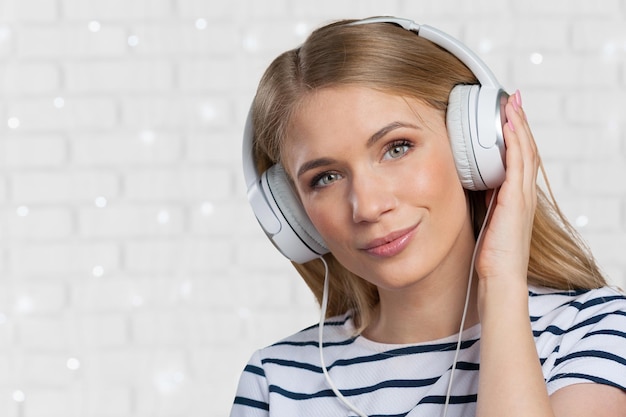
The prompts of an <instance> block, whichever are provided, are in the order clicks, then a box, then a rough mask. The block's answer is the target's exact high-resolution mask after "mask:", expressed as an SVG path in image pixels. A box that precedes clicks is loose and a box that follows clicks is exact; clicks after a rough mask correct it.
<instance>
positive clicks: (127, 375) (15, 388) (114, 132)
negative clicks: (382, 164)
mask: <svg viewBox="0 0 626 417" xmlns="http://www.w3.org/2000/svg"><path fill="white" fill-rule="evenodd" d="M375 14H396V15H401V16H406V17H411V18H413V19H415V20H416V21H418V22H423V23H428V24H430V25H433V26H437V27H439V28H441V29H443V30H444V31H447V32H449V33H450V34H453V35H456V36H458V37H460V38H462V39H463V40H464V41H465V42H466V43H467V44H468V45H470V46H471V47H472V48H473V49H475V50H476V51H477V52H479V53H480V54H481V55H482V56H483V57H484V59H485V60H486V61H487V62H488V63H489V65H490V66H491V67H492V69H493V70H494V72H495V73H496V74H497V75H498V77H499V79H500V81H501V82H502V83H503V84H504V85H505V86H506V87H507V88H509V89H515V88H520V89H521V90H522V92H523V96H524V101H525V107H526V109H527V112H528V114H529V117H530V119H531V121H532V123H533V126H534V132H535V136H536V138H537V141H538V143H539V147H540V149H541V151H542V153H543V157H544V162H545V165H546V168H547V170H548V172H549V175H550V179H551V183H552V185H553V188H554V191H555V193H556V195H557V197H558V198H559V200H560V202H561V204H562V208H563V210H564V212H565V213H566V214H567V215H568V216H569V217H570V218H571V219H572V221H573V222H574V223H575V224H576V225H577V226H578V227H579V228H580V230H581V232H582V233H583V235H584V236H585V238H586V239H587V240H588V242H589V244H590V246H591V247H592V249H593V250H594V252H595V254H596V255H597V257H598V260H599V261H600V263H601V264H602V266H603V268H604V269H605V271H606V272H607V273H608V274H609V275H610V276H611V279H612V280H613V281H614V282H615V283H619V284H621V285H624V286H626V260H625V259H626V258H625V257H624V252H625V250H626V186H625V185H624V184H625V181H624V179H626V116H625V115H626V106H625V104H624V99H623V97H624V96H625V94H626V0H603V1H601V2H599V1H597V0H549V1H545V0H527V1H522V2H513V1H510V0H507V1H502V0H480V1H473V2H468V1H463V0H432V1H419V2H418V1H408V0H391V1H390V0H371V1H357V0H339V1H337V0H332V1H331V0H328V1H327V0H320V1H310V0H293V1H292V0H267V1H263V2H259V1H254V0H236V1H224V0H0V410H2V411H0V415H1V416H3V417H5V416H6V417H40V416H41V417H43V416H45V417H61V416H62V417H148V416H149V417H153V416H158V417H178V416H185V417H196V416H198V417H199V416H203V417H206V416H214V417H224V416H226V415H227V414H228V410H229V408H230V403H231V401H232V396H233V394H234V389H235V385H236V382H237V378H238V376H239V373H240V371H241V370H242V368H243V366H244V364H245V361H246V360H247V359H248V357H249V356H250V354H251V353H252V351H253V349H256V348H258V347H261V346H263V345H265V344H268V343H271V342H272V341H275V340H276V339H278V338H280V337H282V336H285V335H286V334H289V333H291V332H293V331H295V330H297V329H299V328H302V327H304V326H307V325H309V324H311V323H312V322H314V321H315V320H316V319H317V318H316V315H317V311H316V307H315V303H314V301H313V299H312V296H311V295H310V293H309V291H308V289H307V288H306V286H305V285H304V284H303V283H302V282H301V280H300V279H299V278H298V277H297V276H296V274H295V272H294V271H293V270H292V268H291V266H290V264H289V263H288V262H287V261H286V260H284V259H283V258H282V256H281V255H280V254H278V252H277V251H276V250H275V249H274V248H273V247H272V245H271V244H270V243H269V242H268V241H267V239H266V238H265V236H264V235H263V233H262V232H261V230H260V229H259V228H258V226H257V225H256V221H255V220H254V217H253V215H252V213H251V211H250V210H249V208H248V207H247V203H246V202H245V191H244V189H243V187H244V186H243V180H242V174H241V170H240V150H241V147H240V141H241V139H240V138H241V130H242V125H243V120H244V118H245V115H246V113H247V110H248V106H249V102H250V99H251V97H252V95H253V92H254V89H255V86H256V83H257V82H258V79H259V77H260V75H261V73H262V71H263V70H264V69H265V67H266V66H267V64H268V63H269V61H270V60H271V59H272V58H273V57H274V56H275V55H276V54H278V53H279V52H282V51H283V50H285V49H286V48H290V47H292V46H295V45H296V44H298V43H299V42H300V41H301V40H302V38H303V36H304V34H306V33H307V32H308V31H310V30H311V29H313V28H314V27H315V26H317V25H318V24H321V23H323V22H327V21H329V20H332V19H335V18H341V17H365V16H369V15H375ZM533 59H534V62H533ZM537 60H539V61H540V63H537V62H539V61H537Z"/></svg>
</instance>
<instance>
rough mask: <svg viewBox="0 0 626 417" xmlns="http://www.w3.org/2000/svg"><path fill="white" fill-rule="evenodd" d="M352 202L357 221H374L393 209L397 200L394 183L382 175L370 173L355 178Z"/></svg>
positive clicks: (351, 195)
mask: <svg viewBox="0 0 626 417" xmlns="http://www.w3.org/2000/svg"><path fill="white" fill-rule="evenodd" d="M350 203H351V206H352V220H353V221H354V222H355V223H361V222H369V223H373V222H376V221H378V220H379V219H380V217H381V216H382V215H383V214H384V213H386V212H388V211H391V210H393V209H394V208H395V207H396V205H397V200H396V197H395V194H394V192H393V185H392V184H389V183H388V181H385V179H384V178H382V177H381V176H377V175H368V176H360V177H358V178H356V177H355V178H353V180H352V187H351V190H350Z"/></svg>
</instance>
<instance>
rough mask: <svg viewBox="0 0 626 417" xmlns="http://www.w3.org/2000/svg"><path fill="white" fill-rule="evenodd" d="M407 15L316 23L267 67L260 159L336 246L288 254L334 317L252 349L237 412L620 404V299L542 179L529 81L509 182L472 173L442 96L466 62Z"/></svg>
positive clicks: (543, 409)
mask: <svg viewBox="0 0 626 417" xmlns="http://www.w3.org/2000/svg"><path fill="white" fill-rule="evenodd" d="M359 23H363V22H359ZM405 29H406V28H402V27H399V26H398V25H397V24H392V23H386V22H380V23H378V22H373V23H367V24H354V23H353V22H349V21H342V22H337V23H334V24H331V25H328V26H326V27H323V28H321V29H318V30H316V31H315V32H313V33H312V34H311V36H310V37H309V38H308V39H307V40H306V42H305V43H304V44H303V45H302V46H301V47H300V48H297V49H294V50H291V51H287V52H285V53H283V54H282V55H280V56H279V57H278V58H276V60H275V61H274V62H273V63H272V64H271V65H270V67H269V68H268V70H267V71H266V73H265V75H264V77H263V78H262V80H261V82H260V85H259V89H258V92H257V95H256V97H255V100H254V103H253V106H252V110H251V120H252V125H253V130H252V132H251V133H250V135H251V136H253V137H254V143H253V152H254V161H255V163H256V168H257V169H258V171H259V172H264V171H266V170H268V168H269V172H273V171H276V170H277V169H278V168H279V169H280V170H281V171H284V174H281V175H284V176H285V178H286V180H285V182H286V183H288V185H289V186H290V187H291V188H292V189H293V191H292V192H293V194H294V196H295V198H294V200H295V202H294V203H290V204H291V205H301V207H302V208H303V209H304V212H305V213H306V217H307V221H310V223H311V224H312V227H314V229H315V230H314V233H319V236H320V238H321V240H322V242H321V243H320V245H321V246H322V247H323V249H324V251H322V252H320V253H324V252H325V251H326V250H327V251H328V253H327V254H324V255H323V258H321V259H314V260H310V261H308V262H305V263H303V264H298V263H294V265H295V267H296V269H297V270H298V272H299V273H300V274H301V275H302V277H303V278H304V280H305V281H306V283H307V284H308V286H309V287H310V288H311V290H312V291H313V293H314V294H315V296H316V297H317V299H318V300H319V301H320V303H321V304H322V312H323V315H324V316H325V317H326V322H325V323H321V324H323V326H318V327H315V326H314V327H311V328H309V329H305V330H303V331H302V332H299V333H297V334H295V335H293V336H290V337H288V338H286V339H284V340H282V341H280V342H278V343H276V344H274V345H272V346H269V347H267V348H265V349H262V350H259V351H257V352H256V353H255V354H254V355H253V357H252V358H251V360H250V362H249V364H248V365H247V366H246V369H245V370H244V372H243V374H242V377H241V381H240V385H239V390H238V393H237V397H236V399H235V404H234V406H233V409H232V414H231V416H232V417H239V416H268V415H275V416H326V415H329V416H330V415H333V416H335V415H355V414H356V415H361V416H365V415H367V416H374V415H375V416H438V415H444V416H470V415H477V416H480V417H487V416H499V417H502V416H534V417H538V416H567V417H572V416H588V415H591V414H592V413H594V414H595V415H602V416H614V417H617V416H622V417H623V416H624V415H626V360H625V359H624V358H626V298H625V297H624V296H623V295H622V294H621V293H619V292H618V291H616V290H614V289H611V288H608V287H607V286H606V282H605V280H604V278H603V277H602V275H601V273H600V271H599V269H598V267H597V266H596V264H595V261H594V259H593V257H592V256H591V255H590V254H589V253H588V251H587V250H586V248H585V246H584V245H583V244H582V243H581V241H580V240H579V239H578V237H577V235H576V233H575V231H574V230H573V229H572V227H571V226H570V225H569V224H568V223H567V221H566V220H565V218H564V217H563V216H562V215H561V213H560V211H559V210H558V208H557V207H556V204H554V203H553V202H552V200H551V199H548V198H546V196H545V194H544V193H543V192H542V191H541V190H540V189H539V188H538V187H537V185H536V182H537V181H536V179H537V171H538V167H539V166H540V158H539V156H538V154H537V149H536V146H535V142H534V139H533V136H532V133H531V131H530V128H529V125H528V123H527V120H526V115H525V113H524V110H523V108H522V100H521V94H520V93H519V92H516V93H515V94H512V95H511V96H510V97H508V99H506V100H505V101H504V102H503V103H502V106H503V109H502V112H503V114H504V115H506V123H504V125H503V127H502V134H503V136H504V142H505V144H506V153H505V165H506V172H504V173H503V176H504V178H503V181H501V182H502V184H501V186H499V187H487V188H492V189H490V190H486V191H483V190H480V188H481V187H472V186H468V185H467V183H466V182H467V178H464V174H463V173H462V172H461V171H462V170H463V169H465V168H460V167H459V165H460V162H459V158H458V155H457V154H458V150H457V149H453V148H455V147H456V146H457V145H452V144H451V143H454V140H453V139H452V136H454V135H456V133H454V134H453V133H451V126H450V125H451V124H452V123H453V122H452V121H451V119H450V113H451V110H450V109H449V107H450V106H451V103H452V100H453V99H452V96H451V91H452V92H454V91H455V86H458V85H473V84H476V83H477V82H478V80H477V78H476V75H475V74H476V72H474V73H473V72H472V71H470V69H469V68H468V67H467V66H466V65H464V63H462V62H461V61H459V59H458V58H457V57H456V56H455V55H453V54H452V53H450V52H449V51H448V50H445V49H444V48H441V47H439V46H437V45H435V44H434V43H433V42H431V41H429V40H428V39H425V38H424V37H423V36H416V34H415V33H414V32H412V31H409V30H405ZM470 66H471V65H470ZM480 81H481V83H482V80H480ZM453 94H454V93H453ZM454 100H456V99H454ZM446 115H447V116H448V118H447V119H446ZM277 167H278V168H277ZM272 175H274V174H272ZM474 188H476V189H478V190H474ZM482 188H485V187H482ZM494 188H495V189H494ZM289 192H291V191H289ZM251 194H256V191H255V192H251ZM255 198H256V197H254V196H252V197H251V199H252V200H253V205H255V204H256V203H254V200H255ZM294 210H295V208H294ZM278 211H279V210H276V212H278ZM280 211H283V210H282V209H280ZM287 211H289V210H287ZM257 217H259V220H260V222H261V223H262V224H263V226H264V228H266V231H267V230H268V226H267V224H268V222H269V223H271V222H270V221H269V220H267V216H266V215H265V214H261V215H259V213H257ZM270 217H271V216H270ZM485 219H486V221H485ZM278 246H279V247H280V246H281V245H278ZM292 259H293V258H292ZM326 275H327V276H328V279H327V280H325V276H326ZM324 284H326V285H327V286H328V287H329V288H328V289H326V290H325V289H324ZM326 297H328V298H327V299H326ZM323 332H324V333H323ZM318 338H319V340H318ZM318 344H319V346H318ZM318 348H319V349H318Z"/></svg>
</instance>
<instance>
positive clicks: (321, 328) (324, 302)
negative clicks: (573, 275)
mask: <svg viewBox="0 0 626 417" xmlns="http://www.w3.org/2000/svg"><path fill="white" fill-rule="evenodd" d="M496 194H497V190H494V191H493V194H492V195H491V200H490V201H489V206H488V208H487V213H486V214H485V219H484V220H483V224H482V225H481V227H480V232H479V233H478V238H477V239H476V245H475V246H474V251H473V253H472V262H471V265H470V272H469V278H468V282H467V292H466V294H465V305H464V307H463V316H462V317H461V326H460V328H459V336H458V339H457V343H456V352H455V353H454V361H453V362H452V370H451V372H450V381H449V382H448V390H447V392H446V401H445V403H444V408H443V417H447V415H448V405H449V404H450V396H451V392H452V382H453V381H454V371H455V370H456V363H457V361H458V359H459V352H460V350H461V341H462V334H463V328H464V327H465V318H466V317H467V310H468V306H469V299H470V293H471V287H472V276H473V275H474V263H475V262H476V254H477V251H478V246H479V245H480V241H481V240H482V237H483V231H484V230H485V226H486V225H487V220H488V219H489V215H490V213H491V209H492V207H493V202H494V201H495V197H496ZM320 259H321V261H322V263H323V264H324V293H323V295H322V306H321V312H320V322H319V327H318V330H319V331H318V347H319V352H320V365H321V367H322V372H323V373H324V378H326V383H327V384H328V386H329V387H330V389H332V391H333V392H334V393H335V395H336V396H337V398H338V399H339V400H340V401H341V402H342V403H343V404H344V405H345V406H346V407H348V408H349V409H350V410H352V411H354V412H355V413H356V414H357V415H358V416H359V417H368V416H367V414H365V413H364V412H363V411H361V410H360V409H358V408H357V407H356V406H355V405H354V404H352V403H351V402H350V401H349V400H348V399H347V398H346V397H344V395H343V394H342V393H341V392H340V391H339V390H338V389H337V387H336V386H335V384H334V382H333V380H332V379H331V378H330V375H329V374H328V369H327V368H326V363H325V362H324V346H323V340H324V321H325V319H326V310H327V309H328V286H329V284H328V264H327V263H326V260H325V259H324V258H323V257H320Z"/></svg>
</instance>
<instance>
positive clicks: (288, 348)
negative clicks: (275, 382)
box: [258, 313, 356, 362]
mask: <svg viewBox="0 0 626 417" xmlns="http://www.w3.org/2000/svg"><path fill="white" fill-rule="evenodd" d="M355 337H356V335H355V334H354V325H353V321H352V314H351V313H346V314H343V315H340V316H336V317H331V318H328V319H326V320H325V321H324V346H325V347H326V346H333V345H347V344H350V343H352V342H353V341H354V339H355ZM318 344H319V324H315V325H312V326H309V327H307V328H305V329H302V330H300V331H299V332H297V333H294V334H292V335H290V336H288V337H286V338H284V339H281V340H279V341H277V342H276V343H273V344H271V345H269V346H267V347H265V348H263V349H261V350H259V352H258V354H259V356H260V357H261V360H262V361H263V362H267V361H268V360H269V361H271V360H272V358H274V359H281V358H291V359H293V358H307V357H309V356H311V354H314V355H317V354H318V350H317V349H318Z"/></svg>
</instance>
